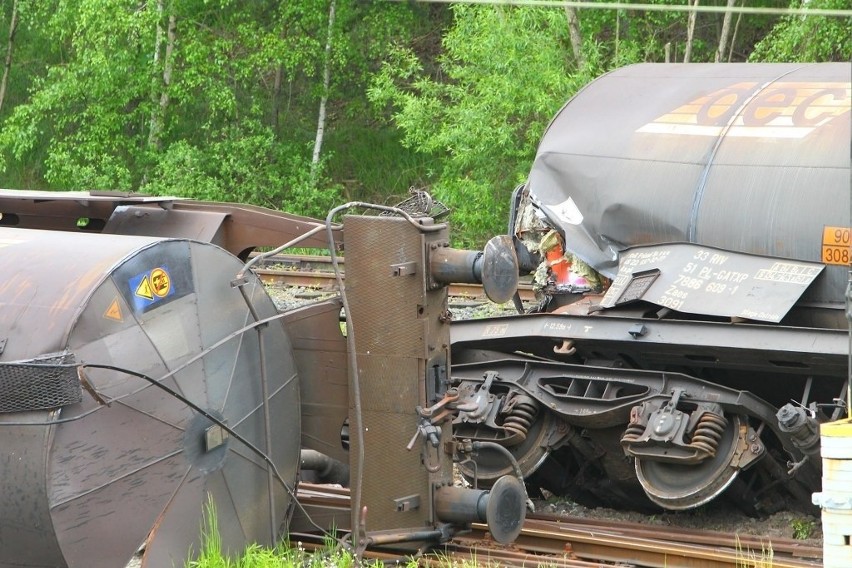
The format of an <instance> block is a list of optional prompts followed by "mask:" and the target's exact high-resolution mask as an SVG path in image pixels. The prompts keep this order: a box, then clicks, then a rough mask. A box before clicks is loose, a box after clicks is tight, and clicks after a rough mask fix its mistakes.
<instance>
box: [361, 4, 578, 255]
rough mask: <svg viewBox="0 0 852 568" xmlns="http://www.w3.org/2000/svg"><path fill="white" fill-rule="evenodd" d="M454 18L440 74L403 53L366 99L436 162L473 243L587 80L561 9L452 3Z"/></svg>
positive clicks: (446, 195)
mask: <svg viewBox="0 0 852 568" xmlns="http://www.w3.org/2000/svg"><path fill="white" fill-rule="evenodd" d="M453 15H454V19H453V25H452V27H451V28H450V29H449V30H448V31H447V33H446V34H445V36H444V40H443V48H444V54H443V55H442V56H441V57H440V58H439V63H440V65H441V74H440V75H438V76H435V77H430V76H428V75H427V74H425V73H424V66H423V64H422V63H421V62H420V61H419V60H418V58H417V57H416V56H415V54H414V52H413V51H411V50H410V49H404V48H400V49H397V50H396V51H395V52H394V53H393V57H392V58H391V59H389V60H388V62H386V64H385V65H384V66H383V68H382V71H381V72H380V73H379V74H378V75H377V77H376V79H375V81H374V82H373V85H372V87H371V88H370V90H369V91H368V94H369V96H370V98H371V100H373V101H374V103H375V104H377V105H380V106H381V107H383V108H385V107H389V108H392V109H394V111H393V112H394V114H393V119H394V121H395V123H396V124H397V125H398V126H399V127H400V128H401V129H402V130H403V131H404V133H405V136H404V139H403V143H404V144H406V145H407V146H409V147H412V148H417V149H418V150H419V151H421V152H425V153H428V154H431V155H434V156H437V157H439V158H440V168H439V169H438V170H437V171H435V172H434V173H435V187H434V192H435V193H436V195H437V196H438V197H439V198H440V199H442V200H444V201H445V202H447V203H448V204H449V205H450V206H452V207H453V208H454V209H455V213H454V216H453V220H454V222H455V223H456V224H457V225H461V226H462V227H463V233H462V234H463V235H464V240H466V241H468V242H466V243H464V244H468V245H475V244H477V243H480V242H481V241H482V239H484V238H486V237H487V236H488V235H489V234H494V233H495V232H496V231H499V230H500V228H501V226H502V225H504V224H505V221H504V219H505V217H506V215H505V214H506V211H507V208H508V202H509V196H510V195H511V192H512V189H513V188H514V187H515V185H517V184H518V183H520V182H522V181H523V179H524V177H525V175H526V172H527V169H528V168H529V163H530V162H531V160H532V157H533V154H534V151H535V145H536V143H537V141H538V139H539V137H540V136H541V134H542V132H543V131H544V127H545V125H546V124H547V122H548V121H549V120H550V118H551V117H552V116H553V114H554V113H555V111H556V110H557V109H558V108H559V107H560V106H561V105H562V104H563V102H564V100H565V98H566V97H567V96H568V95H569V94H570V93H571V92H573V90H575V89H576V88H578V87H579V86H580V85H582V84H584V83H585V82H586V81H588V79H590V76H589V75H588V74H585V73H584V71H585V70H582V69H581V70H579V71H573V70H572V67H573V61H572V60H571V56H570V55H569V54H570V53H571V48H570V46H569V43H568V42H569V39H568V28H567V21H566V18H565V14H564V12H562V11H561V10H552V9H550V10H549V9H518V8H508V7H498V8H492V7H480V6H464V5H459V6H455V7H454V9H453Z"/></svg>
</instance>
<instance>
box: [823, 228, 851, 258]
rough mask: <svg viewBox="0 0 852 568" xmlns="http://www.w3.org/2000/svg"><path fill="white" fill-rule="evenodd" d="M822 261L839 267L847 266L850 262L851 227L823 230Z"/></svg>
mask: <svg viewBox="0 0 852 568" xmlns="http://www.w3.org/2000/svg"><path fill="white" fill-rule="evenodd" d="M822 261H823V262H824V263H825V264H840V265H848V264H849V263H850V261H852V227H828V226H826V227H824V228H823V231H822Z"/></svg>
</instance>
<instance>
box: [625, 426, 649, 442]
mask: <svg viewBox="0 0 852 568" xmlns="http://www.w3.org/2000/svg"><path fill="white" fill-rule="evenodd" d="M644 433H645V425H644V424H641V423H639V422H631V423H630V424H628V425H627V429H626V430H624V434H622V435H621V443H622V444H629V443H630V442H635V441H636V440H638V439H639V436H641V435H642V434H644Z"/></svg>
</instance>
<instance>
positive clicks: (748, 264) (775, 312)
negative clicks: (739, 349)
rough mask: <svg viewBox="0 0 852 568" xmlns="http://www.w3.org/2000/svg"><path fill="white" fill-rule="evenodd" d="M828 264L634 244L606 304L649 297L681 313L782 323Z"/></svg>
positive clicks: (688, 246) (680, 246)
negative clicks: (636, 245)
mask: <svg viewBox="0 0 852 568" xmlns="http://www.w3.org/2000/svg"><path fill="white" fill-rule="evenodd" d="M823 268H824V266H823V265H822V264H817V263H815V262H801V261H795V260H785V259H780V258H769V257H762V256H755V255H749V254H740V253H733V252H730V251H723V250H720V249H716V248H712V247H701V246H698V245H691V244H687V243H669V244H664V245H655V246H647V247H635V248H631V249H629V250H627V251H625V252H623V253H622V254H621V257H620V262H619V269H618V274H617V276H616V277H615V280H613V282H612V286H611V287H610V289H609V290H608V291H607V293H606V295H605V296H604V298H603V300H602V301H601V306H603V307H605V308H612V307H614V306H617V305H619V304H624V303H627V302H632V301H636V300H645V301H646V302H651V303H653V304H657V305H659V306H663V307H665V308H671V309H673V310H677V311H679V312H686V313H690V314H701V315H707V316H721V317H740V318H745V319H750V320H757V321H768V322H776V323H777V322H780V321H781V319H782V318H783V317H784V315H785V314H786V313H787V312H788V311H789V310H790V308H792V307H793V305H794V304H795V303H796V302H797V301H798V300H799V298H800V297H801V296H802V294H803V293H804V291H805V290H806V289H807V288H808V286H810V285H811V283H813V281H814V280H815V279H816V277H817V276H819V275H820V273H821V272H822V270H823Z"/></svg>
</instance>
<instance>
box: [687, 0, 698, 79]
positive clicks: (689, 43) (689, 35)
mask: <svg viewBox="0 0 852 568" xmlns="http://www.w3.org/2000/svg"><path fill="white" fill-rule="evenodd" d="M690 5H691V6H696V7H697V6H698V0H693V1H692V2H690ZM697 14H698V12H696V11H695V10H692V11H691V12H689V21H688V23H687V25H686V51H685V52H684V54H683V62H684V63H689V58H690V57H692V35H693V33H694V32H695V16H696V15H697Z"/></svg>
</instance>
